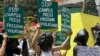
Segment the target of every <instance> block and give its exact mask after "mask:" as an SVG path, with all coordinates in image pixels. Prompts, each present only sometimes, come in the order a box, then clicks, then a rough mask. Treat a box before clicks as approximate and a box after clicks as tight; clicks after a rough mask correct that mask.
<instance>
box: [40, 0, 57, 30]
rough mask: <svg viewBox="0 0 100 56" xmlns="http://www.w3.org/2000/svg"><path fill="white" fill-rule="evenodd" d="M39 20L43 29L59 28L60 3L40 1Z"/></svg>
mask: <svg viewBox="0 0 100 56" xmlns="http://www.w3.org/2000/svg"><path fill="white" fill-rule="evenodd" d="M38 19H39V23H40V24H41V29H51V28H57V27H58V26H57V23H58V20H57V19H58V3H57V2H52V1H43V0H38Z"/></svg>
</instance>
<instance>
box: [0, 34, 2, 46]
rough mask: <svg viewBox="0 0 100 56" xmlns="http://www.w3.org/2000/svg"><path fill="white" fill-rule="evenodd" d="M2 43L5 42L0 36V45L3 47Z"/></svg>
mask: <svg viewBox="0 0 100 56" xmlns="http://www.w3.org/2000/svg"><path fill="white" fill-rule="evenodd" d="M2 41H3V36H2V35H0V45H2Z"/></svg>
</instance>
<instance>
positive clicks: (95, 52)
mask: <svg viewBox="0 0 100 56" xmlns="http://www.w3.org/2000/svg"><path fill="white" fill-rule="evenodd" d="M77 56H100V48H99V47H94V48H92V47H86V46H85V47H84V46H80V47H78V48H77Z"/></svg>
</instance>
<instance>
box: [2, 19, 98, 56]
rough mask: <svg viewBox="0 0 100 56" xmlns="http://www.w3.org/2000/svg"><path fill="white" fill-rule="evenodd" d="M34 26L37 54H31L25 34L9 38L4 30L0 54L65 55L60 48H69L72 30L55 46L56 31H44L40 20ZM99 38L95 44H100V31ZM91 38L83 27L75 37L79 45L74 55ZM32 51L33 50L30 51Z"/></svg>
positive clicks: (9, 55) (19, 55) (16, 55)
mask: <svg viewBox="0 0 100 56" xmlns="http://www.w3.org/2000/svg"><path fill="white" fill-rule="evenodd" d="M32 25H34V26H35V27H34V26H33V28H34V29H35V34H34V35H33V38H32V40H31V43H32V44H31V48H32V50H34V51H35V52H34V53H35V54H34V55H33V54H31V55H30V54H29V43H28V40H27V38H25V37H24V36H23V35H22V36H20V37H19V38H7V37H8V36H7V34H6V32H5V31H4V30H3V31H2V32H1V33H0V56H65V55H61V53H60V50H62V49H63V50H66V49H67V42H68V40H70V37H71V35H72V31H71V30H70V32H68V33H66V34H67V38H66V39H65V41H64V42H63V43H62V45H60V46H55V45H54V42H55V40H54V39H55V36H56V33H55V32H42V31H41V30H40V29H39V28H40V27H41V26H40V24H39V23H38V22H34V21H33V23H32ZM97 35H98V36H97V38H96V41H95V46H96V47H97V46H100V41H99V39H100V32H99V33H98V34H97ZM88 38H89V34H88V32H87V30H86V29H82V30H81V31H79V32H78V33H77V35H76V37H75V40H74V42H76V43H77V45H76V46H75V48H74V55H76V51H77V48H78V46H87V41H88ZM30 52H31V51H30Z"/></svg>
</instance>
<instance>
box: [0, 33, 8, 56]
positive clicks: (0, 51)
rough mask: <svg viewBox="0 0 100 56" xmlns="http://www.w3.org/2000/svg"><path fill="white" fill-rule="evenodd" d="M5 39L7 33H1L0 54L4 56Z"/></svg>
mask: <svg viewBox="0 0 100 56" xmlns="http://www.w3.org/2000/svg"><path fill="white" fill-rule="evenodd" d="M6 40H7V35H6V34H5V33H4V34H3V43H2V46H1V48H0V56H4V54H5V48H6Z"/></svg>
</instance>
